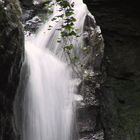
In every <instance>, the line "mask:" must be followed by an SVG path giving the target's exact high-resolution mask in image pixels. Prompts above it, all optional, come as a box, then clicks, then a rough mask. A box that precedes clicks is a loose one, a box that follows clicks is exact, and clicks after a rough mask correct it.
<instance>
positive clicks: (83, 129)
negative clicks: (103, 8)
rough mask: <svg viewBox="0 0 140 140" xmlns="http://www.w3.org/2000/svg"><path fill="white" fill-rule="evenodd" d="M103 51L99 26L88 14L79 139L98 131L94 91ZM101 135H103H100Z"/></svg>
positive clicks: (85, 29)
mask: <svg viewBox="0 0 140 140" xmlns="http://www.w3.org/2000/svg"><path fill="white" fill-rule="evenodd" d="M103 52H104V42H103V38H102V35H101V31H100V27H99V26H97V24H96V21H95V19H94V17H93V16H92V15H91V14H88V15H87V16H86V19H85V23H84V50H83V55H84V57H83V58H82V62H81V63H82V64H83V68H82V69H83V79H82V82H81V84H80V86H79V91H78V94H81V95H82V97H83V100H82V102H81V103H80V106H79V108H78V109H77V110H78V111H77V112H78V113H77V115H78V118H77V121H78V128H79V135H80V139H81V140H91V139H94V138H95V135H94V134H95V133H96V131H100V130H101V127H100V122H99V121H98V117H99V102H98V97H97V94H96V91H98V88H99V87H100V82H101V81H100V80H101V78H100V77H101V62H102V58H103ZM102 136H103V135H102Z"/></svg>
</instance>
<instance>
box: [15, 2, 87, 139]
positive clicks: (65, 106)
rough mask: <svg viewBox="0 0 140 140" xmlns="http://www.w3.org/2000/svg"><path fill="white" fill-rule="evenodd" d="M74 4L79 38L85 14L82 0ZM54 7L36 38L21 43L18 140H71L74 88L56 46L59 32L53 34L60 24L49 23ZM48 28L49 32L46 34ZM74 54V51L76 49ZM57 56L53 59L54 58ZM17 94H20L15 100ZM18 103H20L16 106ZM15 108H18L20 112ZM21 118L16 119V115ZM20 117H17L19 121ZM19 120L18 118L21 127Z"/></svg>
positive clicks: (79, 41)
mask: <svg viewBox="0 0 140 140" xmlns="http://www.w3.org/2000/svg"><path fill="white" fill-rule="evenodd" d="M70 2H74V3H75V6H74V11H75V14H74V16H75V18H76V19H77V21H76V23H75V28H78V29H80V30H79V31H80V32H79V33H80V34H82V29H83V25H84V20H85V17H86V15H87V14H88V10H87V8H86V6H85V5H84V4H83V2H82V0H71V1H70ZM58 8H59V7H58V5H55V6H54V12H53V15H52V16H51V18H50V19H49V21H47V22H46V23H45V25H44V26H43V27H42V28H41V29H40V31H39V33H38V34H37V36H36V37H35V38H33V39H30V40H29V39H28V40H26V42H25V56H26V59H25V62H24V64H23V68H22V72H21V77H24V75H25V70H26V71H27V72H28V73H26V74H27V77H26V78H24V79H26V80H23V79H21V81H20V86H19V88H18V96H17V97H16V101H15V102H16V103H15V112H16V115H15V116H17V117H16V120H17V127H18V129H19V127H20V133H21V139H22V140H74V139H77V138H76V137H74V136H73V135H74V134H73V131H72V130H73V129H74V127H75V126H74V107H73V101H74V91H75V85H74V82H73V79H72V75H71V69H70V68H69V67H68V65H67V63H66V62H65V61H62V59H63V58H64V57H63V55H64V52H63V49H61V46H62V45H63V44H61V43H60V44H58V43H57V38H58V36H59V34H60V31H58V30H56V29H57V28H58V27H59V26H60V24H61V22H62V19H60V20H59V21H58V22H55V21H52V20H51V19H52V18H53V17H55V16H56V15H57V14H60V13H58ZM62 12H63V11H62ZM49 25H52V29H51V30H48V28H49ZM72 44H73V45H75V46H76V47H78V46H79V44H82V37H80V38H79V39H78V40H75V39H73V40H72ZM77 50H78V49H77ZM56 54H57V56H56ZM20 92H23V93H22V94H24V95H23V96H24V97H23V99H22V100H21V99H19V96H20V94H21V93H20ZM20 101H21V102H20ZM19 104H21V107H20V109H21V110H22V111H20V109H19ZM19 112H22V113H21V116H20V113H19ZM19 116H20V117H19ZM19 118H21V120H22V123H21V122H20V120H19Z"/></svg>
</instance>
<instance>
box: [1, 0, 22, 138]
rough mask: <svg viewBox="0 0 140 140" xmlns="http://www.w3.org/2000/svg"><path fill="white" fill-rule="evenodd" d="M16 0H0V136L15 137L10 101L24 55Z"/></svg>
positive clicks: (11, 101) (11, 103) (13, 95)
mask: <svg viewBox="0 0 140 140" xmlns="http://www.w3.org/2000/svg"><path fill="white" fill-rule="evenodd" d="M20 13H21V10H20V8H19V3H18V1H16V0H5V1H0V74H1V76H0V140H16V138H17V137H16V136H15V131H14V119H13V101H14V98H15V93H16V88H17V85H18V80H19V72H20V67H21V61H22V59H23V48H24V42H23V41H24V37H23V31H22V26H21V24H20V22H19V16H20Z"/></svg>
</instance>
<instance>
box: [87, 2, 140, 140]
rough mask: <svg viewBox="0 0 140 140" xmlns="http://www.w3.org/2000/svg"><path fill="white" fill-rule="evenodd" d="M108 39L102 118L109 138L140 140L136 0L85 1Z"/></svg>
mask: <svg viewBox="0 0 140 140" xmlns="http://www.w3.org/2000/svg"><path fill="white" fill-rule="evenodd" d="M85 3H87V5H88V7H89V10H90V11H91V12H92V13H93V14H94V16H95V18H96V21H97V23H98V25H100V26H101V30H102V34H103V37H104V40H105V54H104V63H103V78H104V84H103V85H102V88H101V93H100V103H101V112H100V115H101V121H102V124H103V129H104V132H105V139H106V140H140V18H139V15H140V10H139V4H138V1H137V0H133V1H129V0H128V1H126V0H121V1H120V0H112V1H110V0H85Z"/></svg>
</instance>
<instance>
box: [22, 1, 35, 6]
mask: <svg viewBox="0 0 140 140" xmlns="http://www.w3.org/2000/svg"><path fill="white" fill-rule="evenodd" d="M20 2H21V5H23V6H26V7H30V6H32V5H33V0H20Z"/></svg>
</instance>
